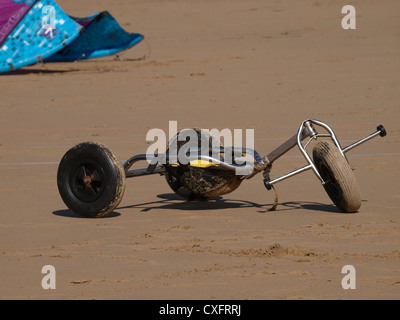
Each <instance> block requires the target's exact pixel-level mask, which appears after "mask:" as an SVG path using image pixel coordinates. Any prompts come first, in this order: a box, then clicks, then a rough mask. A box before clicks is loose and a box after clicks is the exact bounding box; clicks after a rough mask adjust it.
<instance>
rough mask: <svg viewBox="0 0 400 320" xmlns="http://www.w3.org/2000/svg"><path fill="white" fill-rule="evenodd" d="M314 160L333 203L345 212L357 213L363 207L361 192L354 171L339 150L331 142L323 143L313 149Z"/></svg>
mask: <svg viewBox="0 0 400 320" xmlns="http://www.w3.org/2000/svg"><path fill="white" fill-rule="evenodd" d="M313 158H314V163H315V166H316V167H317V169H318V172H319V173H320V175H321V177H322V178H323V179H324V181H325V184H324V188H325V191H326V192H327V193H328V196H329V197H330V198H331V200H332V201H333V203H334V204H335V205H336V206H337V207H338V208H339V209H340V210H342V211H344V212H356V211H357V210H358V209H359V208H360V206H361V195H360V190H359V187H358V183H357V180H356V177H355V175H354V173H353V170H352V169H351V167H350V165H349V163H348V162H347V160H346V158H344V157H343V156H342V154H341V153H340V151H339V149H338V148H337V147H336V146H335V145H333V143H331V142H328V141H321V142H319V143H317V145H316V146H315V147H314V149H313Z"/></svg>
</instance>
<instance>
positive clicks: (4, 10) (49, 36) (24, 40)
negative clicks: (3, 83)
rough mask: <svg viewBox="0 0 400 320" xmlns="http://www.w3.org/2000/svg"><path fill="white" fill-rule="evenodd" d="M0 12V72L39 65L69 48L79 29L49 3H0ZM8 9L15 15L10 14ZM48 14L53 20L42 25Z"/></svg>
mask: <svg viewBox="0 0 400 320" xmlns="http://www.w3.org/2000/svg"><path fill="white" fill-rule="evenodd" d="M0 8H1V10H0V16H1V18H0V19H1V20H0V23H1V24H0V34H1V35H2V36H1V38H0V40H1V39H2V41H1V42H0V72H6V71H11V70H15V69H19V68H21V67H24V66H28V65H31V64H34V63H37V62H39V61H43V60H44V59H46V58H47V57H49V56H51V55H53V54H54V53H56V52H58V51H60V50H61V49H63V48H64V47H66V46H67V45H68V44H70V43H71V42H72V41H73V40H74V39H75V38H77V37H78V36H79V33H80V32H81V30H82V29H83V27H82V26H81V25H80V24H78V23H76V22H75V21H74V20H73V19H71V18H70V17H69V16H68V15H67V14H66V13H64V12H63V11H62V10H61V8H60V7H59V6H58V5H57V4H56V3H55V1H53V0H40V1H32V0H26V1H15V0H14V1H12V0H0ZM12 8H14V9H15V10H16V11H10V10H12ZM48 11H52V12H53V14H54V15H55V17H56V18H55V19H54V21H52V22H53V24H51V23H50V21H45V20H46V18H47V13H48ZM10 13H11V15H10ZM6 14H7V16H5V15H6Z"/></svg>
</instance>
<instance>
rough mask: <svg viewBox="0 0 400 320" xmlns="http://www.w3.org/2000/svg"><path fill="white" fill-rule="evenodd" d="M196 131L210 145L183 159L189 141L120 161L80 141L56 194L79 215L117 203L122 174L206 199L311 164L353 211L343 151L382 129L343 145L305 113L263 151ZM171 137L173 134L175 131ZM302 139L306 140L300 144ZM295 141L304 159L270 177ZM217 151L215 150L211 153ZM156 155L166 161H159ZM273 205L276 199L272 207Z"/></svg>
mask: <svg viewBox="0 0 400 320" xmlns="http://www.w3.org/2000/svg"><path fill="white" fill-rule="evenodd" d="M316 127H318V128H320V129H323V132H324V133H318V132H317V131H316V129H315V128H316ZM196 133H197V138H198V141H196V142H197V144H196V145H197V146H199V145H202V146H203V145H204V144H201V143H202V142H203V143H204V140H205V141H206V146H208V147H207V148H206V152H204V151H205V150H204V148H202V150H201V152H197V153H196V155H193V154H186V157H185V160H186V161H176V159H177V158H178V155H177V154H178V153H179V150H180V148H181V147H183V145H184V144H185V143H186V142H187V141H186V142H185V141H183V142H182V141H178V142H177V153H174V154H172V153H169V152H168V150H167V152H166V153H165V154H164V155H161V156H160V155H149V154H139V155H135V156H133V157H132V158H130V159H129V160H127V161H126V162H125V164H124V165H122V164H121V163H120V162H119V161H118V159H117V157H116V156H115V155H114V153H113V152H112V151H111V150H110V149H108V148H107V147H105V146H103V145H101V144H98V143H94V142H84V143H80V144H78V145H76V146H75V147H73V148H71V149H70V150H69V151H67V153H66V154H65V155H64V157H63V158H62V160H61V162H60V165H59V167H58V172H57V184H58V189H59V192H60V195H61V197H62V199H63V201H64V203H65V204H66V205H67V207H68V208H69V209H70V210H71V211H73V212H74V213H76V214H77V215H79V216H82V217H87V218H98V217H103V216H105V215H107V214H109V213H110V212H112V211H113V210H114V209H115V208H116V207H117V206H118V204H119V203H120V201H121V199H122V197H123V194H124V190H125V180H126V178H133V177H139V176H145V175H151V174H160V175H163V176H164V177H165V179H166V180H167V183H168V185H169V186H170V187H171V189H172V190H173V191H174V192H175V193H177V194H178V195H179V196H181V197H183V198H185V199H188V200H196V199H201V200H205V199H207V198H210V197H215V196H221V195H224V194H228V193H230V192H232V191H233V190H235V189H236V188H238V187H239V186H240V184H241V183H242V182H243V181H244V180H246V179H250V178H252V177H254V176H255V175H256V174H258V173H261V172H262V173H263V177H264V186H265V187H266V188H267V189H268V190H270V189H273V186H274V185H275V184H276V183H278V182H280V181H283V180H285V179H288V178H290V177H293V176H294V175H297V174H299V173H301V172H304V171H307V170H312V171H313V172H314V173H315V175H316V177H317V179H319V180H320V182H321V184H322V185H323V187H324V188H325V190H326V192H327V194H328V195H329V197H330V198H331V200H332V201H333V203H334V204H335V205H336V206H337V207H338V208H339V209H340V210H341V211H343V212H356V211H357V210H358V209H359V208H360V206H361V196H360V191H359V187H358V184H357V181H356V178H355V176H354V173H353V170H352V168H351V167H350V165H349V163H348V161H347V158H346V156H345V153H346V152H348V151H349V150H351V149H353V148H355V147H357V146H359V145H360V144H362V143H364V142H366V141H368V140H370V139H372V138H374V137H376V136H378V135H379V136H381V137H384V136H385V135H386V130H385V128H384V127H383V126H382V125H380V126H378V127H377V131H376V132H374V133H372V134H370V135H369V136H367V137H365V138H363V139H361V140H358V141H356V142H354V143H352V144H350V145H349V146H347V147H345V148H342V147H341V145H340V143H339V141H338V139H337V137H336V135H335V133H334V132H333V130H332V129H331V128H330V127H329V126H328V125H327V124H325V123H324V122H321V121H318V120H314V119H308V120H305V121H303V122H302V123H301V125H300V128H299V130H298V132H297V134H295V135H294V136H293V137H292V138H290V139H289V140H287V141H286V142H285V143H283V144H282V145H280V146H279V147H278V148H276V149H275V150H273V151H272V152H270V153H269V154H268V155H266V156H264V157H261V156H260V155H259V154H258V153H257V152H256V151H255V150H252V149H249V148H240V150H237V149H238V148H231V147H225V148H224V147H222V146H221V145H220V143H219V141H217V139H215V138H214V137H212V136H207V135H206V134H205V133H204V132H203V131H200V130H197V129H196ZM321 138H322V139H321ZM173 139H177V136H175V137H174V138H173ZM306 139H308V141H307V142H306V143H305V144H304V145H303V141H304V140H306ZM317 139H319V140H320V141H318V142H317V143H316V144H315V146H314V147H313V150H312V156H310V155H309V153H308V152H307V150H306V148H307V147H308V146H309V144H310V142H311V141H313V140H317ZM295 146H298V147H299V150H300V152H301V154H302V155H303V156H304V158H305V159H306V161H307V163H308V164H307V165H305V166H303V167H301V168H299V169H297V170H294V171H292V172H290V173H287V174H285V175H283V176H281V177H278V178H275V179H271V178H270V171H271V167H272V164H273V162H274V161H276V160H277V159H279V158H280V157H281V156H283V155H284V154H285V153H286V152H288V151H289V150H291V149H292V148H293V147H295ZM198 150H199V151H200V149H198ZM216 153H217V155H218V156H215V155H216ZM246 156H247V157H251V159H252V162H251V163H250V165H249V162H246V163H245V164H243V161H239V160H238V159H239V158H243V157H246ZM160 159H163V160H164V161H161V162H160ZM226 159H231V160H232V161H227V160H226ZM180 160H181V159H180ZM236 160H237V161H236ZM139 161H145V162H146V167H145V168H141V169H135V170H131V167H132V166H133V164H135V163H136V162H139ZM149 162H150V163H149ZM238 163H240V164H238ZM276 205H277V199H276V201H275V204H274V206H273V208H275V207H276Z"/></svg>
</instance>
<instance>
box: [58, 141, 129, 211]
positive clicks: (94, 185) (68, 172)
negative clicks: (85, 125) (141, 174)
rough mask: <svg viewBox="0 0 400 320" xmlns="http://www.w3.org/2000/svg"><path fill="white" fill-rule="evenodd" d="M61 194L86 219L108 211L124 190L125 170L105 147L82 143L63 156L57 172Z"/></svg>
mask: <svg viewBox="0 0 400 320" xmlns="http://www.w3.org/2000/svg"><path fill="white" fill-rule="evenodd" d="M57 184H58V190H59V192H60V195H61V197H62V199H63V201H64V203H65V204H66V205H67V207H68V208H69V209H70V210H71V211H73V212H74V213H76V214H77V215H79V216H81V217H85V218H99V217H104V216H106V215H107V214H109V213H111V212H112V211H113V210H114V209H115V208H116V207H117V206H118V204H119V203H120V202H121V199H122V197H123V194H124V190H125V171H124V169H123V167H122V165H121V163H120V162H119V161H118V160H117V158H116V156H115V155H114V154H113V153H112V152H111V151H110V150H109V149H108V148H106V147H105V146H103V145H101V144H97V143H94V142H84V143H80V144H78V145H76V146H75V147H73V148H71V149H70V150H69V151H68V152H67V153H66V154H65V155H64V157H63V158H62V160H61V162H60V165H59V167H58V172H57Z"/></svg>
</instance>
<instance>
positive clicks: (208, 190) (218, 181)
mask: <svg viewBox="0 0 400 320" xmlns="http://www.w3.org/2000/svg"><path fill="white" fill-rule="evenodd" d="M187 130H189V131H192V132H193V131H194V132H195V133H196V135H197V139H195V141H193V140H189V139H186V140H185V141H180V140H178V135H179V134H181V133H182V135H183V136H186V137H187V138H188V136H187V135H186V132H185V130H184V131H181V132H180V133H179V134H177V135H176V136H175V137H173V138H172V140H171V144H170V145H172V142H176V145H177V151H178V152H179V150H180V148H181V147H182V146H183V145H185V147H186V148H188V147H189V146H193V147H194V148H197V147H200V146H201V147H204V146H205V147H206V148H207V149H208V155H210V156H211V155H212V151H211V150H212V149H217V150H218V149H219V148H220V147H222V143H221V142H220V141H219V139H217V138H216V137H214V136H213V135H211V134H209V133H208V132H204V131H202V130H201V129H197V128H194V129H187ZM175 140H177V141H175ZM191 143H193V145H192V144H191ZM205 151H206V150H205ZM168 152H169V150H168V151H167V153H168ZM220 157H221V160H224V154H221V155H220ZM166 169H167V172H166V173H165V179H166V180H167V183H168V185H169V186H170V187H171V189H172V190H173V191H174V192H175V193H176V194H178V195H179V196H181V197H182V198H184V199H187V200H206V199H208V198H212V197H215V196H220V195H224V194H227V193H230V192H232V191H233V190H235V189H236V188H238V187H239V185H240V184H241V182H242V180H241V179H239V178H238V176H237V175H236V174H235V172H233V171H230V170H228V169H225V168H221V167H219V166H216V167H213V166H211V167H209V168H201V167H195V166H192V165H188V164H187V165H182V164H179V165H178V166H174V165H169V164H168V165H167V166H166Z"/></svg>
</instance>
